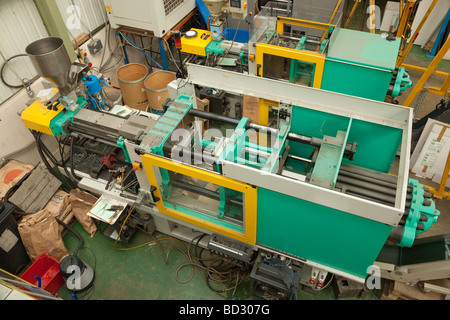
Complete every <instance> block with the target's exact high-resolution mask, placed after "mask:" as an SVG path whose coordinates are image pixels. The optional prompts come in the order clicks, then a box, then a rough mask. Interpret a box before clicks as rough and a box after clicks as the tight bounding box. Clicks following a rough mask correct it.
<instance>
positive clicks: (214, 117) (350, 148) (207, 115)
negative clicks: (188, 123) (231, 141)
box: [189, 109, 356, 159]
mask: <svg viewBox="0 0 450 320" xmlns="http://www.w3.org/2000/svg"><path fill="white" fill-rule="evenodd" d="M189 115H191V116H194V117H198V118H203V119H208V120H211V121H218V122H222V123H226V124H230V125H234V126H237V125H238V124H239V122H240V121H239V120H237V119H233V118H229V117H225V116H221V115H218V114H215V113H211V112H207V111H202V110H198V109H190V110H189ZM245 129H255V130H257V131H266V132H270V133H273V134H276V135H278V134H279V130H278V129H275V128H270V127H267V126H262V125H259V124H255V123H251V122H247V125H246V127H245ZM287 139H288V140H291V141H295V142H299V143H303V144H308V145H312V146H316V147H320V146H321V145H322V143H323V140H322V139H319V138H315V137H309V136H305V135H301V134H297V133H293V132H289V133H288V135H287ZM354 147H355V144H353V143H347V145H346V146H345V151H346V155H345V156H346V157H350V159H351V158H352V156H353V154H354V153H355V152H356V151H355V150H354V149H355V148H354Z"/></svg>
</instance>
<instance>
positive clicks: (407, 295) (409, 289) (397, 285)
mask: <svg viewBox="0 0 450 320" xmlns="http://www.w3.org/2000/svg"><path fill="white" fill-rule="evenodd" d="M380 299H381V300H444V299H445V295H443V294H441V293H437V292H433V291H430V292H423V291H422V290H420V289H419V287H418V286H410V285H407V284H406V283H403V282H399V281H392V280H386V283H385V285H384V289H383V292H382V295H381V298H380Z"/></svg>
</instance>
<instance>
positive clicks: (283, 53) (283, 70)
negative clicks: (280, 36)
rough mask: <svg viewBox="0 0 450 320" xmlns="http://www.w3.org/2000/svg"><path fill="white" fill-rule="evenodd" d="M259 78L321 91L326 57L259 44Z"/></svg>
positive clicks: (257, 55) (257, 57)
mask: <svg viewBox="0 0 450 320" xmlns="http://www.w3.org/2000/svg"><path fill="white" fill-rule="evenodd" d="M256 63H257V76H262V77H264V78H271V79H279V80H285V81H289V82H290V83H296V84H300V85H305V86H307V87H314V88H318V89H320V87H321V85H322V74H323V69H324V66H325V55H322V54H319V53H315V52H307V51H302V50H295V49H290V48H284V47H279V46H274V45H271V44H265V43H258V44H257V47H256Z"/></svg>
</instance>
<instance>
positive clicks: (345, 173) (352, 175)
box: [339, 170, 411, 189]
mask: <svg viewBox="0 0 450 320" xmlns="http://www.w3.org/2000/svg"><path fill="white" fill-rule="evenodd" d="M339 176H345V177H349V178H353V179H358V180H363V181H366V182H369V183H373V184H377V185H380V186H384V187H389V188H393V189H396V188H397V184H394V183H391V182H388V181H385V180H380V179H376V178H372V177H367V176H363V175H360V174H356V173H353V172H350V171H346V170H339ZM409 188H411V187H409Z"/></svg>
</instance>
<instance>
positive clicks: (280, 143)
mask: <svg viewBox="0 0 450 320" xmlns="http://www.w3.org/2000/svg"><path fill="white" fill-rule="evenodd" d="M188 71H189V75H190V76H189V79H188V80H185V81H187V84H184V86H189V85H192V86H194V85H199V86H200V87H202V86H210V85H211V84H212V83H214V85H215V87H216V88H220V89H222V90H224V91H226V92H228V93H233V94H236V95H243V94H248V95H252V96H256V97H259V98H262V99H269V100H272V101H279V102H283V103H284V104H285V105H290V116H291V117H290V119H291V120H290V123H289V124H284V125H282V126H280V127H279V128H269V127H264V126H261V125H258V124H253V123H251V122H250V120H249V119H247V118H245V117H244V118H242V119H231V118H227V117H224V116H219V115H216V114H211V113H208V112H201V111H198V110H196V109H195V107H194V104H193V103H192V99H191V100H189V99H188V97H185V96H179V97H178V98H176V99H174V102H173V105H172V106H170V107H169V109H168V111H167V113H166V115H163V116H162V117H161V118H160V120H159V122H160V124H161V126H160V127H157V126H155V130H152V131H151V132H150V135H152V136H153V137H152V138H151V139H150V141H152V142H153V144H152V145H145V146H144V145H141V147H143V148H142V149H144V150H143V151H141V152H142V153H143V154H145V153H152V154H155V155H158V156H160V157H163V158H168V159H170V157H171V155H170V152H166V151H168V150H174V148H176V147H177V141H178V139H170V136H171V135H172V134H173V132H174V130H175V129H179V128H183V127H186V125H187V124H192V123H193V119H201V118H204V119H210V120H213V121H214V122H215V123H225V124H227V125H228V126H231V128H232V129H233V130H232V133H231V135H229V136H224V137H222V138H221V139H220V140H217V139H213V138H211V137H209V138H205V136H208V135H207V134H205V135H204V136H203V138H201V139H200V140H199V141H197V144H196V143H195V141H194V140H195V139H194V138H193V139H192V141H190V143H188V144H187V145H184V146H183V148H186V147H187V148H188V149H189V148H191V147H192V148H194V146H195V145H197V146H198V145H200V146H201V148H200V152H202V148H203V150H204V149H205V148H206V147H208V148H210V149H211V150H213V151H214V152H213V153H212V154H214V155H215V157H214V158H213V161H211V162H210V164H211V165H210V166H209V167H208V166H206V165H205V164H202V163H200V164H194V165H193V164H192V162H191V157H189V158H188V159H185V160H183V159H179V158H177V159H175V160H174V161H175V162H176V163H181V166H183V163H186V168H191V167H192V166H195V167H197V169H200V170H205V172H210V171H212V172H213V173H214V174H220V175H221V176H223V177H226V178H230V179H233V180H235V181H237V182H240V183H245V184H248V185H250V186H253V187H254V188H256V190H257V202H256V213H257V217H256V242H255V243H254V245H255V247H256V248H262V249H264V250H269V251H270V250H272V251H275V252H280V253H283V254H286V255H289V256H292V257H296V258H298V259H300V260H302V261H307V262H309V263H311V264H313V265H315V266H318V267H322V268H324V269H326V270H329V271H331V272H337V273H341V274H345V275H347V276H349V277H352V278H354V279H358V280H361V279H363V280H364V279H365V278H366V276H367V273H368V270H369V269H370V267H371V266H372V265H373V264H374V262H375V260H376V258H377V256H378V254H379V253H380V251H381V249H382V248H383V246H384V245H385V243H386V241H388V239H389V240H392V241H394V242H395V243H397V244H398V246H401V247H402V246H406V247H407V246H412V245H413V242H414V239H415V237H416V235H417V234H420V233H421V232H424V231H426V230H428V229H429V228H430V226H431V225H432V224H433V223H434V222H435V221H436V220H437V218H438V215H439V212H438V211H437V210H436V209H435V206H434V203H433V201H430V199H429V198H430V197H431V194H429V193H427V191H426V190H425V189H424V187H423V186H422V185H420V184H419V183H417V181H414V180H410V179H409V178H408V153H409V143H408V141H409V140H408V136H409V132H410V130H411V110H410V109H408V108H404V107H400V106H395V105H392V104H387V103H381V102H377V101H371V100H367V99H361V98H356V97H351V96H348V95H343V94H337V93H333V92H327V91H323V90H317V89H314V88H309V87H303V86H300V87H299V86H296V85H294V84H289V83H283V82H280V81H276V80H270V79H265V78H261V77H255V76H249V75H244V74H240V73H236V72H231V71H224V70H217V69H214V68H208V67H203V66H197V65H189V66H188ZM244 88H245V89H244ZM268 88H270V89H268ZM318 101H320V103H317V102H318ZM175 120H176V121H175ZM171 121H175V122H174V123H173V124H170V123H171ZM183 122H184V126H183ZM194 122H195V121H194ZM161 130H163V131H164V132H162V131H161ZM255 132H256V133H259V134H267V135H269V136H270V137H271V138H270V139H267V140H266V139H259V140H256V141H255V140H254V139H251V138H250V137H254V136H255V135H254V133H255ZM150 135H149V137H150ZM194 136H195V135H194ZM216 138H217V137H216ZM169 141H172V142H171V143H170V144H168V142H169ZM174 141H175V142H174ZM145 150H147V151H145ZM399 150H401V156H400V157H396V155H397V152H398V151H399ZM189 151H191V150H190V149H189ZM355 151H356V152H355ZM194 153H195V152H194ZM398 159H400V160H398ZM394 161H399V162H398V163H397V162H396V165H393V164H394ZM397 165H398V171H397V172H395V173H394V174H391V173H390V172H391V170H392V168H395V167H396V166H397ZM153 167H155V166H153ZM156 169H158V168H156ZM157 171H158V172H159V174H158V175H159V176H160V179H161V185H162V186H163V188H162V189H164V190H168V191H169V193H171V192H172V190H173V188H177V187H178V186H179V185H177V184H176V181H175V180H173V177H174V176H175V175H172V176H170V175H169V174H167V172H166V170H165V169H164V168H159V169H158V170H157ZM181 187H182V186H181ZM197 187H198V186H196V188H197ZM197 190H198V191H200V190H201V188H200V189H198V188H197V189H195V188H194V187H192V186H191V187H190V191H191V192H194V193H195V192H196V191H197ZM224 191H225V190H222V189H220V188H219V190H216V191H215V192H210V191H208V190H203V191H202V194H205V195H208V194H209V195H208V196H211V197H212V198H214V199H215V200H217V201H218V202H220V204H219V205H218V206H217V207H216V209H215V210H216V212H213V214H212V216H213V217H214V220H215V221H216V222H217V223H218V224H221V225H222V226H224V225H226V221H231V220H233V219H234V218H236V215H235V212H234V211H233V210H232V209H231V208H233V207H236V206H239V207H240V208H243V210H241V211H240V212H239V215H242V217H240V218H239V221H240V222H241V223H242V222H243V223H244V226H243V228H241V230H245V221H246V219H245V214H246V208H247V207H246V204H245V201H246V199H245V197H242V196H236V194H233V193H230V192H224ZM197 194H198V193H197ZM162 196H163V198H165V199H166V200H168V196H167V195H164V194H163V195H162ZM187 198H188V197H186V199H187ZM233 201H234V202H233ZM230 202H231V203H232V204H233V205H230V206H227V205H226V204H227V203H230ZM180 206H182V204H180ZM196 207H197V208H199V209H198V210H197V209H196ZM200 207H201V205H200V202H197V204H196V205H195V202H194V205H193V206H191V207H190V209H189V211H190V212H191V213H190V214H191V215H192V216H195V217H202V216H204V217H205V221H206V220H207V221H211V220H212V218H211V216H207V215H205V214H204V212H202V210H200ZM173 208H176V206H174V207H173ZM220 221H223V223H220Z"/></svg>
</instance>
